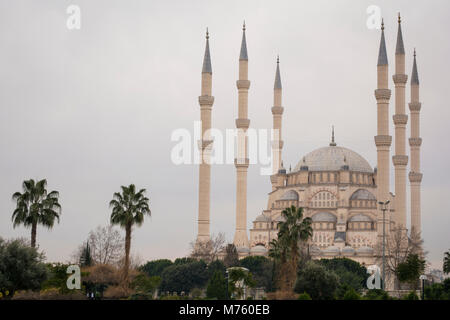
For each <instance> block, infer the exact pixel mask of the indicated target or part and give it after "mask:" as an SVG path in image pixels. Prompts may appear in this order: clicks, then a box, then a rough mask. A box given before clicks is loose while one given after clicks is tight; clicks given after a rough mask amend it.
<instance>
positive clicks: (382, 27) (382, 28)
mask: <svg viewBox="0 0 450 320" xmlns="http://www.w3.org/2000/svg"><path fill="white" fill-rule="evenodd" d="M381 31H384V18H381Z"/></svg>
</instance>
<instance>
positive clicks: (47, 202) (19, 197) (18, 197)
mask: <svg viewBox="0 0 450 320" xmlns="http://www.w3.org/2000/svg"><path fill="white" fill-rule="evenodd" d="M46 187H47V180H46V179H43V180H40V181H38V182H35V181H34V180H33V179H30V180H25V181H24V182H23V184H22V189H23V193H20V192H15V193H14V194H13V196H12V199H13V200H14V201H16V209H15V210H14V212H13V215H12V221H13V227H14V228H15V227H16V226H18V225H20V224H23V225H24V226H25V227H30V226H31V246H32V247H33V248H34V247H36V229H37V225H38V224H41V225H43V226H45V227H47V228H48V229H51V228H52V227H53V225H54V223H55V220H57V221H58V223H59V217H60V215H61V205H60V204H59V202H58V197H59V193H58V191H51V192H47V189H46Z"/></svg>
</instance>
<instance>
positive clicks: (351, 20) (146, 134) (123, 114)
mask: <svg viewBox="0 0 450 320" xmlns="http://www.w3.org/2000/svg"><path fill="white" fill-rule="evenodd" d="M69 4H77V5H79V6H80V8H81V18H82V22H81V30H75V31H69V30H68V29H67V28H66V19H67V17H68V15H67V14H66V8H67V6H68V5H69ZM369 5H378V6H380V7H381V9H382V15H383V16H384V18H385V25H386V41H387V50H388V58H389V63H390V72H391V75H392V74H393V62H394V51H395V40H396V32H397V22H396V19H397V18H396V15H397V12H398V11H401V13H402V17H403V24H402V27H403V38H404V42H405V50H406V53H407V72H408V73H410V71H411V67H412V50H413V47H416V48H417V54H418V56H417V59H418V69H419V77H420V81H421V101H422V103H423V107H422V112H421V136H422V138H423V146H422V163H421V165H422V172H423V174H424V178H423V183H422V186H423V187H422V221H423V222H422V225H423V237H424V239H425V244H426V249H427V250H428V251H429V252H430V253H429V259H430V260H431V261H432V262H433V264H434V265H435V266H439V267H441V261H442V254H443V251H445V250H448V249H449V248H450V235H449V233H448V230H449V227H450V214H449V212H448V211H449V210H448V209H449V200H448V198H449V196H448V195H449V194H450V171H449V170H448V159H449V155H450V148H449V147H448V141H447V137H449V136H450V127H449V126H448V121H449V118H450V110H449V107H448V101H449V99H448V93H449V92H450V84H449V81H448V77H449V74H450V63H449V57H450V45H449V41H448V30H449V28H450V15H449V12H450V10H449V9H450V8H449V7H450V3H449V2H448V1H276V2H275V1H259V0H258V1H242V0H241V1H230V0H228V1H158V2H157V1H92V0H91V1H81V0H72V1H56V0H55V1H32V0H29V1H6V0H1V1H0V110H1V116H0V150H1V153H2V156H1V157H0V236H2V237H6V238H10V237H18V236H25V237H27V238H28V237H29V234H30V232H29V230H28V229H24V228H17V229H13V228H12V223H11V214H12V211H13V208H14V204H13V202H12V201H11V195H12V193H13V192H15V191H18V190H20V188H21V183H22V181H23V180H24V179H28V178H36V179H41V178H47V179H48V187H49V189H52V190H54V189H56V190H59V191H60V193H61V203H62V206H63V215H62V218H61V223H60V224H59V225H57V226H55V227H54V229H53V230H52V231H47V230H45V229H43V228H42V227H41V228H38V235H37V241H38V243H39V245H40V247H41V248H42V249H43V250H44V251H45V252H46V254H47V256H48V259H49V260H52V261H65V260H67V259H68V258H69V257H70V255H71V254H72V253H73V251H74V250H75V249H76V247H77V246H78V245H79V244H81V243H82V242H83V241H84V240H85V239H86V237H87V234H88V233H89V231H90V230H92V229H94V228H95V227H96V226H97V225H100V224H101V225H105V224H107V223H108V219H109V214H110V210H109V208H108V202H109V200H110V199H111V197H112V194H113V192H115V191H118V190H119V187H120V185H123V184H129V183H134V184H136V185H137V187H141V188H146V189H148V192H149V193H148V195H149V197H150V200H151V209H152V213H153V216H152V218H150V219H147V220H146V222H145V223H144V225H143V226H142V227H141V228H139V229H136V230H135V231H134V234H133V242H132V251H133V252H135V253H138V254H139V255H140V256H141V257H142V259H153V258H162V257H169V258H174V257H178V256H184V255H186V254H187V253H188V249H189V242H190V241H192V240H193V239H194V237H195V234H196V219H197V197H198V195H197V187H198V186H197V183H198V181H197V180H198V168H197V166H195V165H182V166H175V165H173V164H172V163H171V161H170V151H171V148H172V147H173V146H174V144H175V143H173V142H171V141H170V135H171V132H172V131H173V130H174V129H177V128H187V129H188V130H190V131H192V130H193V122H194V121H196V120H199V118H200V111H199V110H200V109H199V106H198V101H197V97H198V95H199V94H200V72H201V67H202V58H203V53H204V45H205V38H204V36H205V29H206V27H207V26H208V27H209V30H210V36H211V38H210V47H211V59H212V68H213V95H214V96H215V103H214V106H213V126H215V127H217V128H219V129H226V128H234V125H235V124H234V120H235V118H236V117H237V116H236V114H237V90H236V86H235V81H236V80H237V78H238V74H237V73H238V55H239V47H240V41H241V32H242V31H241V27H242V21H243V20H244V19H245V20H246V24H247V46H248V55H249V79H250V80H251V83H252V84H251V88H250V93H249V117H250V119H251V123H250V126H251V127H253V128H270V127H271V125H272V116H271V112H270V108H271V107H272V88H273V81H274V76H275V61H276V55H277V54H280V68H281V79H282V82H283V89H284V90H283V95H284V99H283V105H284V107H285V113H284V118H283V135H284V140H285V147H284V163H285V167H289V165H290V164H291V165H292V167H294V166H295V165H296V163H297V162H298V161H299V160H300V159H301V157H302V155H304V154H306V153H307V152H309V151H312V150H313V149H316V148H318V147H321V146H325V145H327V144H328V142H329V140H330V131H331V125H332V124H334V125H335V130H336V142H337V143H338V145H342V146H345V147H348V148H350V149H353V150H355V151H356V152H358V153H360V154H361V155H363V156H364V157H365V158H366V159H367V160H368V161H369V162H370V164H371V165H372V166H375V165H376V149H375V145H374V141H373V136H374V135H375V134H376V101H375V98H374V95H373V90H374V89H375V86H376V61H377V54H378V45H379V38H380V33H379V30H369V29H368V28H367V27H366V20H367V17H368V15H367V14H366V9H367V7H368V6H369ZM342 76H344V79H345V80H344V81H342V80H341V78H342ZM390 86H391V89H393V83H392V81H391V83H390ZM393 101H394V99H391V113H392V111H393ZM407 101H409V89H408V90H407ZM358 122H359V123H360V124H357V123H358ZM391 134H393V126H392V123H391ZM408 135H409V127H408ZM391 185H392V187H391V190H393V189H394V188H393V178H392V179H391ZM248 188H249V190H248V220H249V225H250V221H251V220H252V219H253V218H254V217H255V216H256V215H258V214H259V213H260V212H261V210H262V209H264V208H265V207H266V205H267V196H266V195H267V192H269V191H270V189H271V187H270V180H269V177H267V176H261V175H259V167H258V166H253V167H251V168H250V169H249V175H248ZM408 189H409V188H408ZM211 192H212V199H211V220H212V232H213V233H217V232H225V233H226V237H227V239H228V240H230V241H231V240H232V236H233V230H234V223H235V169H234V166H233V165H222V166H214V167H213V169H212V190H211ZM408 201H409V198H408ZM408 221H409V216H408Z"/></svg>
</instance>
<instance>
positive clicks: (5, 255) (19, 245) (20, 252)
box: [0, 238, 47, 300]
mask: <svg viewBox="0 0 450 320" xmlns="http://www.w3.org/2000/svg"><path fill="white" fill-rule="evenodd" d="M43 261H44V255H43V254H42V253H39V252H38V251H37V250H36V249H35V248H33V247H30V246H29V245H28V244H27V243H26V242H25V241H24V240H22V239H18V240H10V241H5V240H3V239H1V238H0V293H1V298H2V299H6V300H9V299H11V298H12V297H13V296H14V294H15V293H16V291H18V290H37V289H40V288H41V285H42V283H43V282H44V281H45V280H46V279H47V269H46V267H45V264H44V263H43Z"/></svg>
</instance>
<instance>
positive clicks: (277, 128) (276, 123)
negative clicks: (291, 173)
mask: <svg viewBox="0 0 450 320" xmlns="http://www.w3.org/2000/svg"><path fill="white" fill-rule="evenodd" d="M281 98H282V87H281V77H280V58H279V57H277V70H276V72H275V83H274V85H273V107H272V115H273V130H274V137H273V141H272V168H273V174H276V173H278V170H279V169H280V168H281V161H282V157H281V151H282V150H283V140H282V138H281V121H282V117H283V107H282V104H281Z"/></svg>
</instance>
